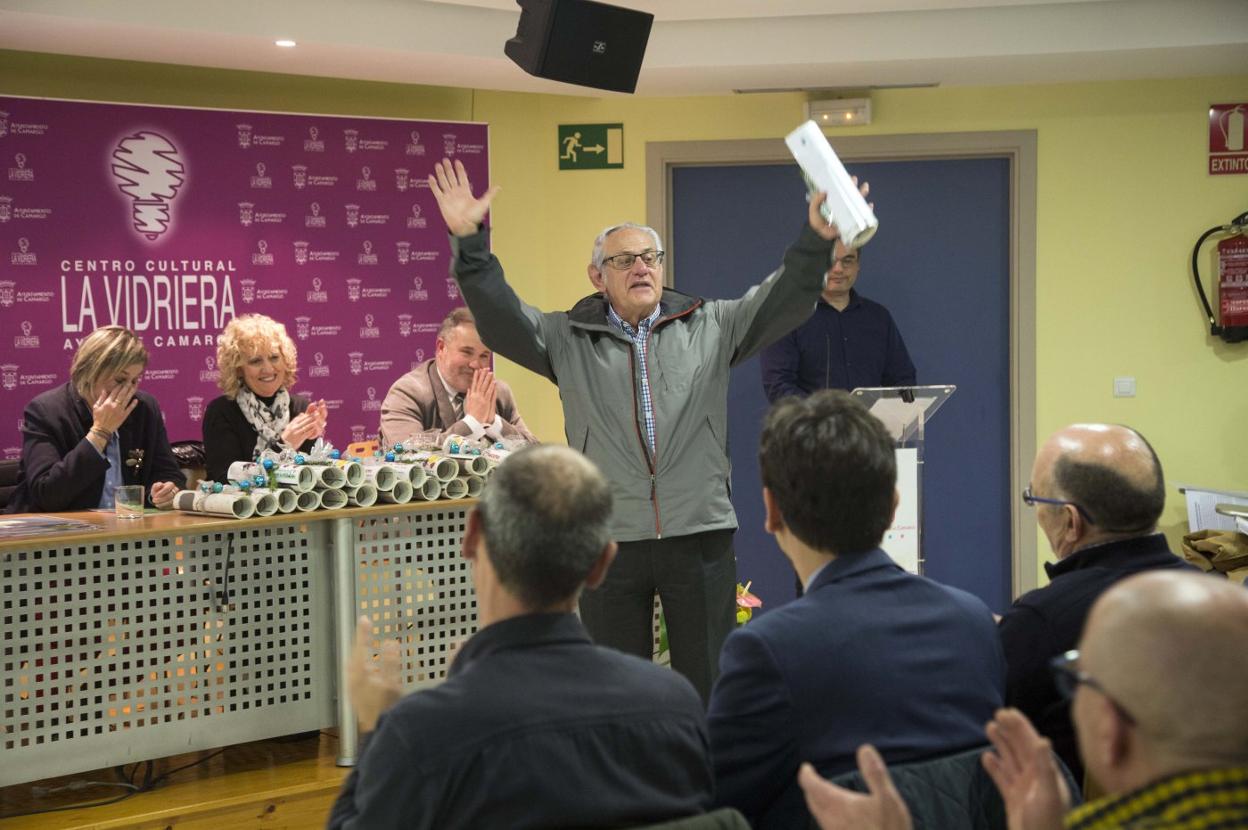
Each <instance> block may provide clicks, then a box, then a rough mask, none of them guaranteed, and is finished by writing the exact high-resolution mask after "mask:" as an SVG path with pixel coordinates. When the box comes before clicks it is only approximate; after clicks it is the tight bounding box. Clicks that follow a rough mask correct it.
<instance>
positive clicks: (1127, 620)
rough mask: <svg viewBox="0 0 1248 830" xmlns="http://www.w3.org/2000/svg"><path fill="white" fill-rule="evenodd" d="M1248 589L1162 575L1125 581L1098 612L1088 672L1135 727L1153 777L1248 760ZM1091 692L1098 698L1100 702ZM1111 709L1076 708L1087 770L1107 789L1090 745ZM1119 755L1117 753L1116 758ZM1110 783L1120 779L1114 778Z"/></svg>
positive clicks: (1086, 647)
mask: <svg viewBox="0 0 1248 830" xmlns="http://www.w3.org/2000/svg"><path fill="white" fill-rule="evenodd" d="M1245 643H1248V591H1245V590H1244V588H1243V587H1242V586H1240V585H1238V584H1236V583H1232V582H1227V581H1225V580H1221V579H1217V578H1214V577H1210V576H1207V575H1204V574H1195V573H1184V572H1178V571H1154V572H1151V573H1146V574H1141V575H1139V576H1135V577H1131V578H1130V579H1126V580H1123V581H1122V582H1120V583H1118V584H1117V585H1116V586H1114V587H1113V588H1111V589H1110V590H1109V591H1106V592H1105V594H1104V595H1103V596H1102V597H1101V598H1100V599H1099V600H1098V601H1097V602H1096V604H1095V605H1094V606H1093V608H1092V613H1091V615H1090V616H1089V617H1088V624H1087V627H1086V628H1085V629H1084V634H1083V639H1082V642H1081V643H1080V661H1079V664H1080V668H1081V669H1082V670H1083V671H1084V672H1086V673H1087V674H1088V675H1090V676H1092V677H1094V678H1096V680H1097V681H1098V682H1099V683H1100V685H1101V686H1102V687H1103V688H1104V690H1105V692H1104V693H1105V694H1108V695H1111V696H1112V697H1113V699H1114V700H1115V701H1116V702H1117V703H1118V704H1119V705H1120V706H1121V707H1122V709H1123V710H1125V711H1126V712H1129V713H1130V715H1131V717H1132V718H1133V719H1134V720H1135V721H1136V725H1135V727H1134V732H1135V733H1136V736H1137V737H1136V738H1135V740H1138V742H1139V743H1138V747H1139V749H1138V751H1139V753H1140V754H1141V755H1147V756H1148V757H1146V758H1144V759H1143V760H1144V761H1145V762H1146V764H1145V766H1146V767H1148V768H1151V769H1152V771H1153V774H1154V775H1157V774H1168V773H1173V772H1180V771H1183V770H1190V769H1197V768H1202V767H1218V766H1232V765H1243V764H1245V763H1248V716H1245V714H1244V701H1246V700H1248V649H1246V648H1245V647H1244V644H1245ZM1097 694H1098V693H1097V692H1092V695H1093V696H1095V695H1097ZM1107 712H1108V710H1106V709H1105V708H1104V707H1100V708H1097V707H1096V706H1095V705H1080V702H1079V701H1076V706H1075V724H1076V728H1077V730H1078V732H1079V741H1080V749H1081V751H1082V753H1083V756H1084V761H1085V762H1086V763H1087V764H1088V769H1089V770H1090V771H1092V772H1093V774H1094V775H1096V776H1097V778H1098V780H1100V781H1102V783H1107V782H1106V777H1105V776H1104V775H1103V773H1104V770H1103V769H1098V767H1103V765H1104V764H1105V763H1106V759H1105V755H1106V753H1105V747H1104V746H1101V747H1099V748H1098V747H1097V746H1094V745H1092V744H1093V743H1094V742H1095V740H1096V737H1095V736H1096V735H1098V734H1099V735H1103V734H1104V730H1103V729H1102V728H1100V727H1101V726H1103V724H1097V723H1092V722H1089V721H1092V720H1095V719H1096V718H1097V717H1105V716H1107ZM1111 754H1112V753H1111ZM1109 777H1110V778H1111V779H1112V775H1111V776H1109Z"/></svg>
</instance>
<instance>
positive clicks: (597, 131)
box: [559, 124, 624, 170]
mask: <svg viewBox="0 0 1248 830" xmlns="http://www.w3.org/2000/svg"><path fill="white" fill-rule="evenodd" d="M623 166H624V125H623V124H560V125H559V169H560V170H605V169H608V168H611V167H623Z"/></svg>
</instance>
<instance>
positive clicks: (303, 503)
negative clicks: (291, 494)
mask: <svg viewBox="0 0 1248 830" xmlns="http://www.w3.org/2000/svg"><path fill="white" fill-rule="evenodd" d="M321 492H322V491H321V490H301V491H300V492H299V493H297V494H296V495H295V508H296V509H297V510H298V511H299V512H300V513H308V512H310V511H312V510H316V509H317V508H319V507H320V506H321Z"/></svg>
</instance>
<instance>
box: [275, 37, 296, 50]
mask: <svg viewBox="0 0 1248 830" xmlns="http://www.w3.org/2000/svg"><path fill="white" fill-rule="evenodd" d="M273 45H274V46H280V47H282V48H283V49H294V48H295V42H294V41H293V40H287V39H285V38H283V39H282V40H275V41H273Z"/></svg>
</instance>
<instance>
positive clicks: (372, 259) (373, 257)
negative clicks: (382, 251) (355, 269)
mask: <svg viewBox="0 0 1248 830" xmlns="http://www.w3.org/2000/svg"><path fill="white" fill-rule="evenodd" d="M363 247H364V250H362V251H361V252H360V253H359V254H358V255H357V256H356V258H355V261H356V262H357V263H358V264H360V265H376V264H377V254H376V253H374V252H373V243H372V242H370V241H369V240H367V239H365V240H364V246H363Z"/></svg>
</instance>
